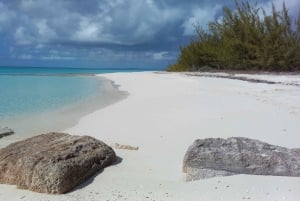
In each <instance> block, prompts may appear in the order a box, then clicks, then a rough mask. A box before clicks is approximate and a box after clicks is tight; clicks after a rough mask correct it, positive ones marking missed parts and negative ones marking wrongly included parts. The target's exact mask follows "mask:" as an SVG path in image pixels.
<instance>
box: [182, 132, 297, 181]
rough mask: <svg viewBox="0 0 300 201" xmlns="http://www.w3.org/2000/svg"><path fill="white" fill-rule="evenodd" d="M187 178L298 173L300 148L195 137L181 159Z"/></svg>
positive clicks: (236, 138) (237, 139)
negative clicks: (182, 159)
mask: <svg viewBox="0 0 300 201" xmlns="http://www.w3.org/2000/svg"><path fill="white" fill-rule="evenodd" d="M183 172H184V173H186V180H187V181H191V180H198V179H203V178H210V177H215V176H229V175H234V174H254V175H274V176H294V177H299V176H300V149H288V148H284V147H279V146H274V145H270V144H267V143H264V142H261V141H258V140H253V139H249V138H242V137H232V138H228V139H221V138H207V139H199V140H196V141H195V142H194V143H193V144H192V145H191V146H190V147H189V149H188V150H187V152H186V154H185V157H184V161H183Z"/></svg>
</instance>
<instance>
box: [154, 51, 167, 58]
mask: <svg viewBox="0 0 300 201" xmlns="http://www.w3.org/2000/svg"><path fill="white" fill-rule="evenodd" d="M167 55H168V52H167V51H163V52H156V53H153V54H152V58H153V59H154V60H162V59H164V58H165V57H166V56H167Z"/></svg>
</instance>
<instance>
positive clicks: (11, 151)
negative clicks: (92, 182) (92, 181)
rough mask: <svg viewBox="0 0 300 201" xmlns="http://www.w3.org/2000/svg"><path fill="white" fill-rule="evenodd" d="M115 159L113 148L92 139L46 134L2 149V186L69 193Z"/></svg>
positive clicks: (0, 172)
mask: <svg viewBox="0 0 300 201" xmlns="http://www.w3.org/2000/svg"><path fill="white" fill-rule="evenodd" d="M115 159H116V154H115V152H114V151H113V149H112V148H111V147H109V146H107V145H106V144H105V143H103V142H101V141H99V140H96V139H94V138H92V137H89V136H72V135H68V134H64V133H48V134H42V135H39V136H35V137H33V138H29V139H26V140H23V141H20V142H16V143H13V144H10V145H9V146H7V147H5V148H3V149H1V150H0V183H7V184H13V185H17V186H18V187H19V188H23V189H29V190H32V191H36V192H40V193H49V194H61V193H66V192H68V191H70V190H72V189H73V188H74V187H75V186H77V185H78V184H80V183H81V182H83V181H85V180H86V179H88V178H89V177H91V176H92V175H93V174H95V173H96V172H98V171H99V170H101V169H103V168H104V167H106V166H108V165H110V164H112V163H113V162H114V161H115Z"/></svg>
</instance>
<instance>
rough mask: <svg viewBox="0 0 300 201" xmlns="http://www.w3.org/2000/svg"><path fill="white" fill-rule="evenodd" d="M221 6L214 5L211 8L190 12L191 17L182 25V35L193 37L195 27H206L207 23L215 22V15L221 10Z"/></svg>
mask: <svg viewBox="0 0 300 201" xmlns="http://www.w3.org/2000/svg"><path fill="white" fill-rule="evenodd" d="M221 8H222V7H221V5H215V6H214V7H213V8H196V9H193V10H192V12H191V16H189V18H187V19H186V20H185V22H184V23H183V25H182V26H183V28H184V34H185V35H194V34H195V26H197V25H200V26H202V27H203V28H205V27H207V25H208V24H209V22H212V21H214V20H215V18H216V15H217V13H218V12H219V11H220V10H221Z"/></svg>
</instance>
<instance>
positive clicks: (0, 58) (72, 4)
mask: <svg viewBox="0 0 300 201" xmlns="http://www.w3.org/2000/svg"><path fill="white" fill-rule="evenodd" d="M257 2H258V4H259V5H260V6H261V7H263V8H264V9H265V10H266V11H270V10H271V5H272V2H273V3H274V4H275V5H276V7H277V8H281V6H282V2H283V0H261V1H259V0H258V1H257ZM233 4H234V3H233V0H0V38H1V40H0V66H36V67H43V66H44V67H89V68H165V67H166V66H167V65H169V64H171V63H174V62H175V61H176V58H177V56H178V53H179V50H180V47H181V46H184V45H186V44H188V42H189V41H190V40H191V38H192V37H193V36H194V25H195V24H198V25H200V26H201V27H203V28H206V27H207V24H208V22H210V21H213V20H216V19H219V18H220V16H221V15H222V8H223V7H224V6H228V7H230V8H232V7H233ZM285 4H286V7H287V8H288V10H289V12H290V14H291V15H294V16H296V15H297V13H298V12H299V10H300V0H285Z"/></svg>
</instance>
